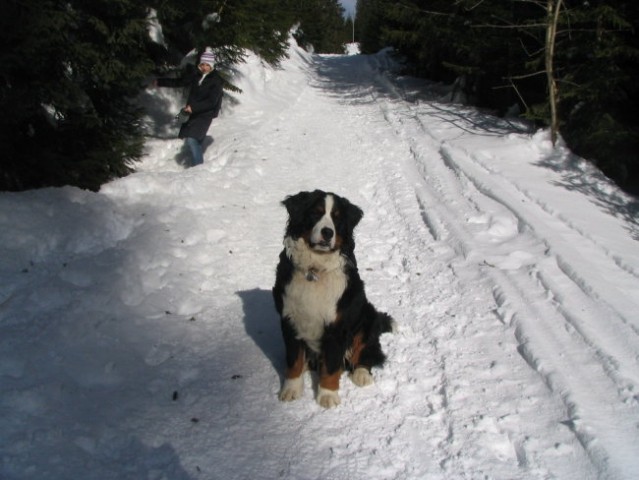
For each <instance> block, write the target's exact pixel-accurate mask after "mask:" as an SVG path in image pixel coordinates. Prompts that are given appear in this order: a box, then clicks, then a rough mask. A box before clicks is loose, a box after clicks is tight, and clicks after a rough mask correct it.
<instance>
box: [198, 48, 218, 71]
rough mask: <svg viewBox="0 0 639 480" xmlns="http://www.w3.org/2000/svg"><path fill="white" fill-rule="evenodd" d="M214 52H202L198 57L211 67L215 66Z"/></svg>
mask: <svg viewBox="0 0 639 480" xmlns="http://www.w3.org/2000/svg"><path fill="white" fill-rule="evenodd" d="M215 60H216V58H215V54H214V53H213V52H204V53H203V54H202V56H201V57H200V63H206V64H207V65H209V66H210V67H211V68H215Z"/></svg>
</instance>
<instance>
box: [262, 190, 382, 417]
mask: <svg viewBox="0 0 639 480" xmlns="http://www.w3.org/2000/svg"><path fill="white" fill-rule="evenodd" d="M282 203H283V205H284V206H285V207H286V209H287V211H288V215H289V218H288V222H287V225H286V232H285V236H284V250H283V251H282V253H281V254H280V259H279V264H278V266H277V272H276V279H275V286H274V287H273V298H274V300H275V307H276V309H277V311H278V313H279V314H280V318H281V326H282V334H283V337H284V345H285V348H286V371H285V375H284V384H283V386H282V390H281V392H280V395H279V398H280V400H282V401H291V400H295V399H297V398H300V397H301V396H302V393H303V390H304V380H303V374H304V372H305V370H307V369H310V370H315V371H316V372H317V373H318V375H319V385H318V388H317V396H316V399H317V402H318V403H319V404H320V405H321V406H322V407H325V408H331V407H335V406H337V405H339V403H340V397H339V394H338V390H339V382H340V378H341V376H342V373H343V372H344V371H345V370H347V371H349V372H350V378H351V380H352V381H353V383H355V385H358V386H365V385H370V384H372V383H373V376H372V375H371V368H372V367H379V366H382V364H383V363H384V361H385V359H386V357H385V355H384V353H383V352H382V348H381V345H380V342H379V338H380V336H381V335H382V334H383V333H385V332H390V331H391V330H393V329H394V321H393V319H392V318H391V317H390V316H389V315H388V314H386V313H382V312H378V311H377V310H376V309H375V307H374V306H373V305H372V304H371V303H370V302H369V301H368V300H367V298H366V295H365V292H364V282H363V281H362V279H361V278H360V276H359V273H358V270H357V262H356V260H355V240H354V238H353V230H354V228H355V226H356V225H357V224H358V223H359V221H360V220H361V219H362V216H363V212H362V210H361V209H360V208H359V207H357V206H356V205H353V204H352V203H350V202H349V201H348V200H347V199H346V198H343V197H340V196H338V195H335V194H334V193H328V192H323V191H321V190H315V191H313V192H300V193H298V194H295V195H291V196H288V197H286V199H285V200H284V201H283V202H282Z"/></svg>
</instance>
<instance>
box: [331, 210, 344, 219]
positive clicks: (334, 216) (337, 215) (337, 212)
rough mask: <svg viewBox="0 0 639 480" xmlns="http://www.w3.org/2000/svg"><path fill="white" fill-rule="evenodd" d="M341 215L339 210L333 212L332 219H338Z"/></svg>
mask: <svg viewBox="0 0 639 480" xmlns="http://www.w3.org/2000/svg"><path fill="white" fill-rule="evenodd" d="M340 215H342V212H340V211H339V210H333V218H335V219H338V218H339V217H340Z"/></svg>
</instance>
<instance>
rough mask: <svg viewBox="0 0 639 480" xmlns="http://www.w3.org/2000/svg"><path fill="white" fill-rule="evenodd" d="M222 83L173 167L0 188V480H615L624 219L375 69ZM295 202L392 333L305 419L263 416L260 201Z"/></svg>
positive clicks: (293, 56)
mask: <svg viewBox="0 0 639 480" xmlns="http://www.w3.org/2000/svg"><path fill="white" fill-rule="evenodd" d="M235 81H236V83H237V84H238V85H240V86H241V88H242V89H243V90H244V93H242V94H234V95H233V96H232V97H231V98H228V99H227V101H226V102H225V106H224V109H223V112H222V114H221V116H220V117H219V118H218V119H217V120H216V121H215V122H214V123H213V126H212V129H211V132H210V133H211V135H212V137H213V139H214V141H213V142H212V143H211V144H210V145H209V147H208V148H207V150H206V152H205V163H204V165H202V166H200V167H196V168H192V169H188V170H184V169H183V167H181V166H180V164H179V162H177V161H176V158H177V159H178V160H179V158H180V155H181V154H182V153H181V141H179V140H175V139H172V135H174V133H175V127H174V126H172V125H170V123H166V122H165V123H164V124H157V125H156V128H155V130H154V131H155V135H154V136H153V137H152V138H150V139H149V141H148V144H147V150H148V152H147V156H146V158H145V159H144V161H143V162H142V164H141V165H140V168H139V171H138V173H136V174H133V175H131V176H129V177H127V178H124V179H120V180H118V181H114V182H112V183H110V184H108V185H105V186H104V187H103V188H102V190H101V191H100V192H99V193H91V192H85V191H81V190H78V189H75V188H60V189H43V190H39V191H31V192H23V193H1V194H0V478H2V479H3V480H4V479H44V478H47V479H60V480H62V479H69V478H74V479H85V480H105V479H118V480H120V479H131V480H133V479H135V480H139V479H178V480H187V479H188V480H195V479H225V480H229V479H275V478H281V479H309V480H310V479H322V480H326V479H351V480H357V479H370V478H375V479H389V480H390V479H442V480H444V479H561V480H564V479H575V480H577V479H579V480H582V479H595V478H601V479H632V478H637V477H638V476H639V390H638V389H639V314H638V313H637V312H639V279H638V277H639V244H638V242H637V239H639V223H638V217H637V202H636V200H634V199H632V198H629V197H627V196H626V195H624V194H623V193H622V192H620V191H619V190H618V189H617V188H615V187H614V186H613V185H612V184H611V183H610V182H608V181H607V180H606V179H605V178H603V177H602V176H601V175H600V174H598V173H597V172H596V171H594V170H593V169H592V168H590V167H589V166H588V164H587V163H585V162H584V161H583V160H581V159H579V158H576V157H574V156H572V155H571V154H570V152H568V151H567V150H566V149H565V148H563V147H562V146H558V147H557V148H553V147H552V146H551V144H550V142H549V140H548V135H547V134H546V133H545V132H537V133H534V134H530V133H527V132H526V131H525V129H524V128H523V126H522V125H519V124H516V123H511V122H506V121H504V120H500V119H497V118H494V117H491V116H489V115H486V114H484V113H481V112H478V111H477V110H474V109H470V108H467V107H462V106H459V105H453V104H450V103H446V102H444V101H442V98H443V93H444V92H443V91H442V90H443V89H442V88H441V86H437V85H431V84H428V83H424V82H416V81H414V80H411V79H409V78H401V77H397V76H395V75H394V74H392V63H391V62H390V61H389V60H388V57H386V56H385V55H384V54H379V55H376V56H364V55H348V56H317V55H312V56H311V55H309V54H307V53H305V52H303V51H302V50H300V49H298V48H296V47H291V50H290V58H289V59H288V60H286V61H285V62H284V63H283V65H282V66H281V68H278V69H272V68H269V67H266V66H264V65H262V64H261V63H260V62H259V60H258V59H257V58H255V57H250V58H249V60H248V62H247V63H246V64H245V65H241V66H240V67H239V68H238V70H237V72H236V78H235ZM147 100H150V101H152V102H154V103H155V105H156V107H157V109H158V111H161V110H164V112H163V113H162V114H160V112H158V114H157V115H155V116H154V119H155V120H156V121H160V119H165V120H167V121H168V119H170V118H171V116H172V114H173V113H174V112H173V111H172V110H171V109H175V108H177V107H178V106H179V104H180V99H179V98H177V97H176V96H175V92H172V91H168V90H167V91H163V90H158V91H153V92H150V93H149V98H148V99H147ZM315 188H321V189H325V190H331V191H334V192H336V193H339V194H341V195H344V196H346V197H348V198H349V199H350V200H351V201H352V202H354V203H355V204H357V205H359V206H360V207H361V208H362V209H363V210H364V212H365V215H364V219H363V221H362V223H361V224H360V225H359V226H358V230H357V232H356V240H357V249H356V253H357V256H358V263H359V267H360V269H361V274H362V277H363V279H364V280H365V282H366V286H367V293H368V296H369V298H370V299H371V301H372V302H373V303H374V304H375V305H376V306H377V307H378V308H379V309H381V310H385V311H387V312H389V313H390V314H392V315H393V316H394V318H395V319H396V320H397V322H398V324H399V326H400V328H399V331H398V333H396V334H394V335H390V334H387V335H384V337H383V345H384V348H385V351H386V352H387V354H388V358H389V360H388V364H387V366H386V367H385V368H384V369H382V370H376V371H375V372H374V376H375V379H376V384H375V385H374V386H371V387H367V388H357V387H355V386H354V385H352V384H351V383H350V381H348V379H346V378H344V380H343V382H342V385H343V386H342V388H343V391H342V404H341V405H340V406H339V407H338V408H336V409H331V410H324V409H322V408H321V407H319V406H318V405H317V404H316V403H315V402H314V400H313V392H312V390H311V388H310V387H308V390H307V391H306V393H305V396H304V398H302V399H301V400H298V401H296V402H293V403H281V402H279V401H278V399H277V393H278V391H279V388H280V385H281V381H282V370H283V364H284V362H283V344H282V341H281V337H280V331H279V320H278V318H277V316H276V314H275V310H274V307H273V305H272V300H271V294H270V289H271V286H272V284H273V280H274V270H275V265H276V262H277V256H278V254H279V251H280V250H281V248H282V245H281V241H282V235H283V232H284V224H285V221H286V216H285V211H284V208H283V207H282V206H281V205H280V204H279V202H280V201H281V200H283V199H284V197H285V196H286V195H288V194H292V193H296V192H298V191H300V190H309V189H315ZM307 385H310V382H307Z"/></svg>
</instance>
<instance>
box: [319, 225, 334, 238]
mask: <svg viewBox="0 0 639 480" xmlns="http://www.w3.org/2000/svg"><path fill="white" fill-rule="evenodd" d="M333 233H334V232H333V229H332V228H328V227H324V228H322V238H323V239H324V240H330V239H331V238H333Z"/></svg>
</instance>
